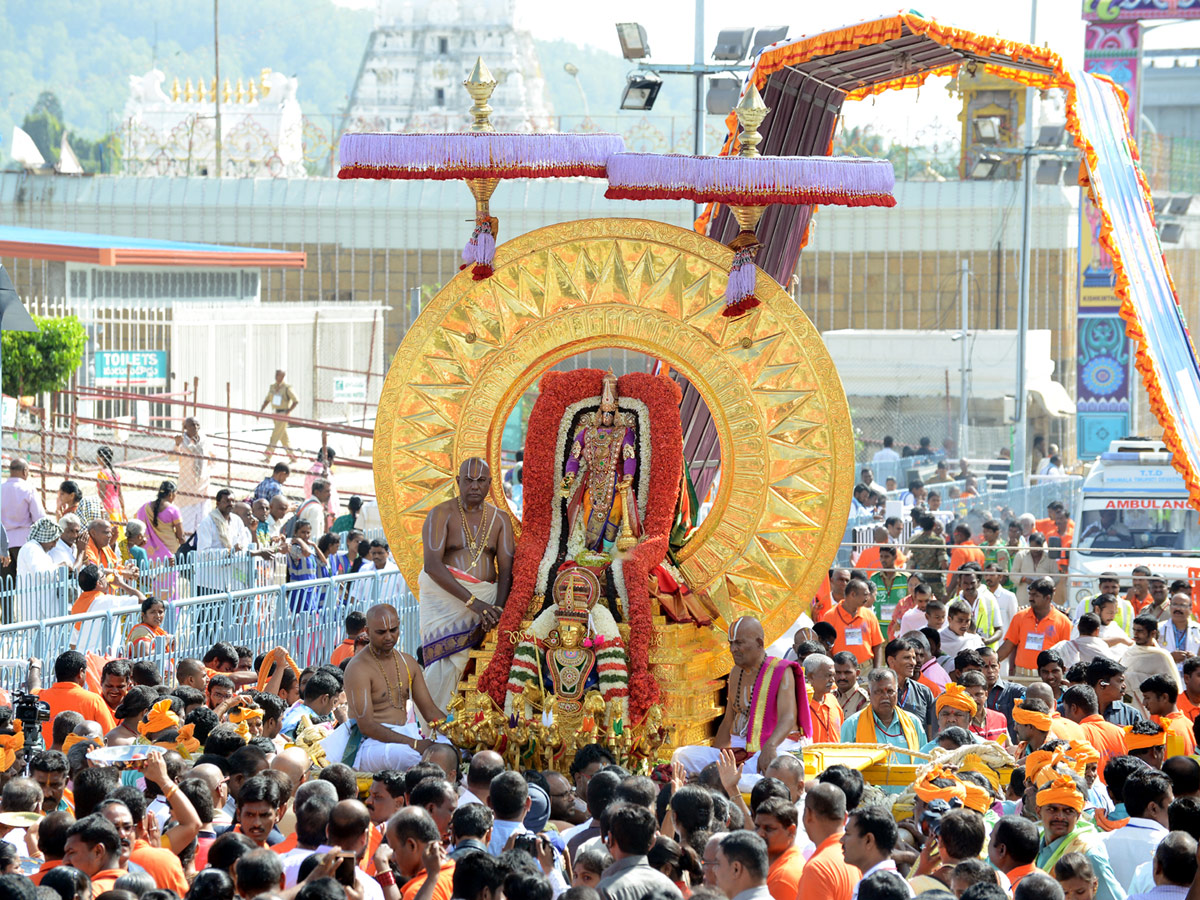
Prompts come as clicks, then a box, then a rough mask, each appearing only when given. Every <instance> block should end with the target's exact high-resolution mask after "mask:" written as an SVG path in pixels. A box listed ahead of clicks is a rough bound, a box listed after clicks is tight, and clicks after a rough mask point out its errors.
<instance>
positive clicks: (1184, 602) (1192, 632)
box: [1158, 591, 1200, 672]
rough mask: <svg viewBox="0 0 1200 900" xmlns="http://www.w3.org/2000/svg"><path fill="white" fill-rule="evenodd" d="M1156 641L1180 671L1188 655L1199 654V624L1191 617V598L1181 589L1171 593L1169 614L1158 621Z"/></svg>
mask: <svg viewBox="0 0 1200 900" xmlns="http://www.w3.org/2000/svg"><path fill="white" fill-rule="evenodd" d="M1158 643H1159V644H1160V645H1161V646H1162V648H1163V649H1164V650H1166V651H1167V652H1168V653H1170V654H1171V658H1172V659H1173V660H1175V665H1176V666H1178V667H1179V671H1180V672H1183V664H1184V662H1185V661H1186V660H1187V659H1188V658H1189V657H1192V656H1197V655H1200V625H1198V624H1197V623H1196V622H1195V621H1194V620H1193V619H1192V598H1191V597H1190V596H1188V595H1187V594H1185V593H1183V592H1182V591H1181V592H1179V593H1177V594H1172V595H1171V615H1170V617H1169V618H1168V619H1167V620H1166V621H1165V622H1161V623H1159V626H1158Z"/></svg>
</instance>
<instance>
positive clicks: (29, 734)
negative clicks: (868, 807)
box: [13, 691, 50, 774]
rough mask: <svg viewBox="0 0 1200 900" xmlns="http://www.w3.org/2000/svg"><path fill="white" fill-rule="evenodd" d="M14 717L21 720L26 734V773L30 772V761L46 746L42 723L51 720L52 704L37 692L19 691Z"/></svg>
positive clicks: (14, 701) (15, 701) (14, 706)
mask: <svg viewBox="0 0 1200 900" xmlns="http://www.w3.org/2000/svg"><path fill="white" fill-rule="evenodd" d="M13 718H14V719H17V720H18V721H20V723H21V728H22V731H23V733H24V735H25V747H24V759H25V774H29V762H30V760H32V759H33V754H35V753H37V752H38V751H39V750H43V749H45V746H46V745H45V743H44V742H43V741H42V723H43V722H49V721H50V704H49V703H47V702H46V701H45V700H39V699H38V697H37V695H36V694H27V693H25V692H24V691H18V692H17V694H16V697H15V699H14V700H13Z"/></svg>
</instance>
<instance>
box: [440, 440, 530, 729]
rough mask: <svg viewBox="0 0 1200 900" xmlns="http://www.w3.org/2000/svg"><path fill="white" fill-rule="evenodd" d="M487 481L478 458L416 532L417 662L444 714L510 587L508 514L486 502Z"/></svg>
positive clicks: (466, 466)
mask: <svg viewBox="0 0 1200 900" xmlns="http://www.w3.org/2000/svg"><path fill="white" fill-rule="evenodd" d="M491 479H492V474H491V470H490V469H489V468H488V464H487V462H485V461H484V460H482V459H479V458H478V457H474V458H471V459H468V460H465V461H464V462H463V464H462V465H461V466H460V467H459V470H458V478H457V479H456V484H457V487H458V489H457V491H456V492H455V496H454V497H453V498H452V499H450V500H447V501H445V502H443V503H439V504H438V505H437V506H435V507H434V508H433V509H432V510H430V511H429V515H428V516H426V518H425V525H424V528H423V530H422V532H421V538H422V541H423V543H424V548H425V557H424V566H423V568H422V569H421V575H420V577H419V578H418V579H417V587H418V589H419V592H420V604H419V610H420V620H421V659H422V663H423V665H424V666H425V682H426V684H427V685H428V686H429V694H430V696H431V697H432V698H433V702H434V703H436V704H437V705H438V707H439V708H441V709H445V708H446V706H447V705H448V704H449V703H450V699H451V697H452V696H453V695H454V688H455V687H456V686H457V684H458V681H459V679H460V678H462V674H463V670H464V669H466V667H467V660H468V659H469V657H470V651H471V649H472V648H473V647H476V646H478V645H479V644H480V643H481V642H482V641H483V636H484V635H485V634H486V633H487V632H488V631H490V630H491V629H492V628H494V627H496V624H497V623H498V622H499V621H500V613H501V611H502V610H503V608H504V602H505V600H507V599H508V590H509V587H510V586H511V585H512V562H513V551H514V548H515V546H516V541H515V540H514V539H513V529H512V523H511V522H510V521H509V518H508V513H507V512H505V511H504V510H501V509H498V508H497V507H495V506H493V505H492V504H491V503H488V502H487V493H488V488H489V487H490V486H491Z"/></svg>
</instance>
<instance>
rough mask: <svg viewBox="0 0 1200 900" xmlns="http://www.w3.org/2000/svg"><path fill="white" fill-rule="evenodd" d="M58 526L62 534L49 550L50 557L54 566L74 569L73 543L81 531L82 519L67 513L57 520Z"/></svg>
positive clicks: (74, 549) (74, 548)
mask: <svg viewBox="0 0 1200 900" xmlns="http://www.w3.org/2000/svg"><path fill="white" fill-rule="evenodd" d="M58 527H59V528H61V529H62V534H61V535H59V538H58V543H57V544H55V545H54V546H53V547H52V548H51V550H50V559H51V561H52V562H53V563H54V564H55V565H56V566H66V567H67V568H68V569H74V568H75V561H76V559H77V553H76V546H75V545H76V543H77V542H78V541H79V535H81V534H82V533H83V520H82V519H81V518H79V516H77V515H75V513H67V514H66V515H65V516H63V517H62V518H61V519H59V520H58Z"/></svg>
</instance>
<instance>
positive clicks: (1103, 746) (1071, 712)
mask: <svg viewBox="0 0 1200 900" xmlns="http://www.w3.org/2000/svg"><path fill="white" fill-rule="evenodd" d="M1062 703H1063V712H1064V713H1065V714H1066V717H1067V718H1068V719H1070V720H1071V721H1072V722H1078V723H1079V726H1080V727H1081V728H1082V729H1083V733H1084V735H1085V736H1086V737H1087V742H1088V743H1089V744H1091V745H1092V746H1093V747H1095V748H1096V752H1097V753H1099V754H1100V767H1099V771H1100V780H1101V781H1103V780H1104V765H1105V763H1107V762H1108V761H1109V760H1110V759H1112V758H1113V757H1114V756H1124V755H1125V730H1124V729H1123V728H1121V727H1120V726H1118V725H1113V724H1112V723H1111V722H1106V721H1104V718H1103V717H1102V716H1101V715H1100V701H1099V700H1097V699H1096V692H1095V691H1094V690H1093V689H1092V688H1091V687H1089V686H1088V685H1086V684H1073V685H1071V686H1070V687H1069V688H1067V689H1066V690H1065V691H1064V692H1063V699H1062Z"/></svg>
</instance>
